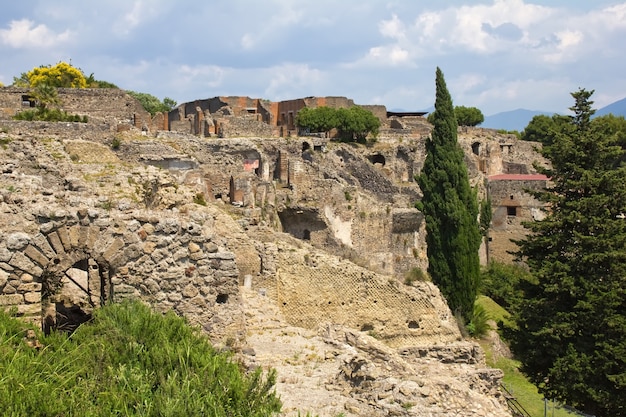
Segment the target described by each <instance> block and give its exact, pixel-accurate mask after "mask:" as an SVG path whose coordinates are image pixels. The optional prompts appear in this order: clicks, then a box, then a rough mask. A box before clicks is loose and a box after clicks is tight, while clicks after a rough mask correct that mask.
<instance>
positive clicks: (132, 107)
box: [0, 87, 162, 128]
mask: <svg viewBox="0 0 626 417" xmlns="http://www.w3.org/2000/svg"><path fill="white" fill-rule="evenodd" d="M58 93H59V99H60V100H61V108H62V109H63V110H65V111H67V112H68V113H70V114H78V115H81V116H82V115H85V116H87V117H88V120H89V123H103V122H104V123H107V124H109V125H113V126H115V125H117V124H129V125H132V126H135V127H138V128H141V127H143V126H146V127H147V128H150V127H151V125H152V120H151V117H150V114H149V113H148V112H147V111H145V110H144V108H143V107H142V106H141V104H140V103H139V102H138V101H137V100H136V99H134V98H133V97H131V96H129V95H128V94H126V92H125V91H124V90H120V89H117V88H59V89H58ZM28 96H30V89H29V88H16V87H3V88H0V119H5V120H7V119H9V120H10V119H11V118H12V117H13V116H14V115H15V114H16V113H18V112H19V111H22V110H24V109H30V107H27V106H25V104H26V103H25V102H24V101H23V97H28ZM161 128H162V127H161Z"/></svg>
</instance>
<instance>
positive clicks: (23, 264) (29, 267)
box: [9, 252, 43, 277]
mask: <svg viewBox="0 0 626 417" xmlns="http://www.w3.org/2000/svg"><path fill="white" fill-rule="evenodd" d="M9 265H11V266H13V267H15V268H17V269H21V270H22V271H24V272H28V273H29V274H31V275H34V276H37V277H38V276H41V274H42V273H43V270H42V269H41V268H40V267H38V266H37V265H35V264H34V263H33V261H31V260H30V259H28V258H27V257H26V256H25V255H24V254H23V253H21V252H16V253H15V254H13V257H12V258H11V261H10V262H9Z"/></svg>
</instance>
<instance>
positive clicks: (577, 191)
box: [513, 89, 626, 417]
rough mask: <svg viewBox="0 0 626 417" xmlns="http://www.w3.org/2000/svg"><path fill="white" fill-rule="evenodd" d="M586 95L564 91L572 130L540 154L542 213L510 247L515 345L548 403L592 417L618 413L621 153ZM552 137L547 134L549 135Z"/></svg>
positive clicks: (622, 306)
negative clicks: (545, 182) (516, 281)
mask: <svg viewBox="0 0 626 417" xmlns="http://www.w3.org/2000/svg"><path fill="white" fill-rule="evenodd" d="M592 94H593V91H586V90H584V89H581V90H579V91H577V92H575V93H572V97H573V98H574V100H575V105H574V106H573V107H571V108H570V110H572V111H573V113H574V116H572V117H570V123H571V129H562V130H560V132H559V133H558V134H556V135H554V137H553V139H554V141H553V142H552V143H551V144H550V145H549V146H547V147H545V148H544V150H543V153H544V154H545V155H546V156H547V157H548V158H549V160H550V161H551V163H552V167H551V168H550V169H546V170H544V173H545V174H547V175H548V176H549V177H551V179H552V184H553V185H551V186H550V187H549V188H548V189H546V190H544V191H540V192H537V193H535V195H536V197H537V198H539V199H540V200H541V201H543V202H545V203H546V205H547V207H548V210H547V212H548V213H547V216H546V218H545V219H544V220H542V221H538V222H532V223H529V224H527V227H528V228H529V230H530V233H529V235H528V237H526V238H525V239H524V240H522V241H520V242H517V243H518V245H519V255H521V257H522V258H523V259H524V260H525V261H526V262H527V264H528V266H529V267H530V270H531V272H532V273H533V275H534V276H535V278H536V283H530V282H528V281H527V282H526V283H525V285H524V301H523V302H522V303H521V305H520V308H519V311H517V312H516V322H517V325H518V330H517V331H516V332H515V333H514V336H513V348H514V351H515V352H516V354H517V355H518V357H519V359H520V360H521V361H522V370H523V371H524V372H525V373H526V374H527V375H528V376H529V377H530V379H531V380H532V381H533V382H535V383H536V384H537V385H538V387H539V389H540V391H541V392H542V393H543V394H544V395H546V397H547V398H552V399H555V400H559V401H562V402H564V403H567V404H569V405H571V406H574V407H576V408H578V409H580V410H582V411H584V412H585V413H588V414H593V415H596V416H598V417H603V416H612V417H619V416H626V402H625V401H624V399H625V398H626V219H624V213H626V166H625V165H624V160H625V156H626V152H625V148H624V136H625V134H626V131H623V130H622V128H620V126H622V127H623V126H624V125H623V123H617V122H616V121H614V120H608V122H607V120H606V119H603V118H598V119H592V118H591V116H592V115H593V113H594V110H593V109H592V104H593V101H591V100H590V97H591V95H592ZM553 133H554V132H553Z"/></svg>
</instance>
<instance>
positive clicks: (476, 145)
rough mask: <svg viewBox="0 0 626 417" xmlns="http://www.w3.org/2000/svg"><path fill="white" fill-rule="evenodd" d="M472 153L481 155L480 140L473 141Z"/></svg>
mask: <svg viewBox="0 0 626 417" xmlns="http://www.w3.org/2000/svg"><path fill="white" fill-rule="evenodd" d="M472 153H473V154H474V155H480V142H474V143H472Z"/></svg>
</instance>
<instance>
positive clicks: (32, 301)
mask: <svg viewBox="0 0 626 417" xmlns="http://www.w3.org/2000/svg"><path fill="white" fill-rule="evenodd" d="M83 220H84V221H83V222H82V223H83V224H72V225H70V224H67V223H62V224H60V225H54V226H56V227H51V226H53V222H50V223H44V224H42V225H41V226H40V233H38V234H37V235H35V236H29V235H27V234H25V233H16V234H13V235H11V236H9V238H8V239H7V242H6V247H7V249H8V250H9V251H10V252H9V253H10V254H11V258H10V261H9V262H8V264H9V265H10V267H11V276H12V278H13V279H14V280H15V281H18V282H20V283H21V284H20V285H19V287H18V288H17V291H16V293H15V297H14V300H15V303H14V304H16V305H18V306H19V307H18V310H20V309H21V310H22V315H23V316H24V317H25V318H27V319H29V320H31V321H33V322H40V323H41V325H42V328H43V329H44V330H46V331H50V330H51V329H53V328H57V327H59V326H61V327H64V328H65V330H69V331H72V330H74V329H75V328H76V327H77V326H78V325H79V324H80V323H81V322H84V321H85V320H87V319H89V317H90V316H91V313H92V312H93V309H94V308H97V307H99V306H100V305H102V304H104V303H106V302H109V301H111V300H112V294H113V284H112V282H113V276H114V274H115V270H116V268H117V267H118V266H120V265H122V264H123V263H124V262H126V261H127V260H128V259H129V257H128V256H127V255H128V254H130V255H131V256H132V254H131V253H129V252H128V246H127V245H126V244H125V242H124V241H123V240H122V239H121V238H119V237H113V235H112V234H111V233H106V230H103V229H102V228H101V227H99V226H95V225H93V224H91V223H90V220H89V219H88V218H87V217H86V213H85V216H84V219H83ZM105 229H106V228H105ZM131 252H132V251H131ZM5 271H6V270H4V269H3V271H2V272H3V273H6V272H5ZM12 304H13V303H12Z"/></svg>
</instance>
